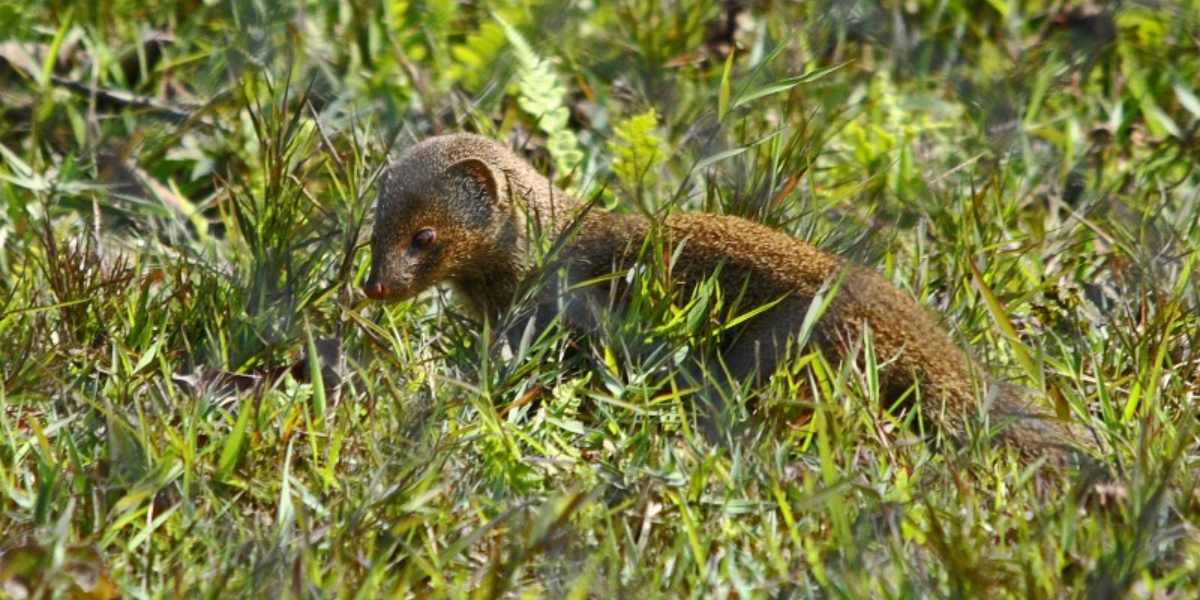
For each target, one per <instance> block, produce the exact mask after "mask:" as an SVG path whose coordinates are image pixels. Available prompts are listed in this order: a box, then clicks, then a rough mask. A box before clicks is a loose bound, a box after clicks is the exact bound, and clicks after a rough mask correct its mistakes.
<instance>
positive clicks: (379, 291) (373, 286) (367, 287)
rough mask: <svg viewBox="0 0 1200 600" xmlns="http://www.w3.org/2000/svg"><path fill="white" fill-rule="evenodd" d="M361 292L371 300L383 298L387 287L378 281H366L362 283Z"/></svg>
mask: <svg viewBox="0 0 1200 600" xmlns="http://www.w3.org/2000/svg"><path fill="white" fill-rule="evenodd" d="M363 293H364V294H366V295H367V297H368V298H370V299H372V300H383V299H384V297H386V296H387V288H385V287H383V284H382V283H379V282H378V281H368V282H366V283H364V284H363Z"/></svg>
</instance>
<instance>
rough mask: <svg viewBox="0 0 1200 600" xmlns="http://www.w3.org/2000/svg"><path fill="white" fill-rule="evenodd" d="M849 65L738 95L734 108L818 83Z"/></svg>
mask: <svg viewBox="0 0 1200 600" xmlns="http://www.w3.org/2000/svg"><path fill="white" fill-rule="evenodd" d="M848 64H850V62H849V61H846V62H841V63H838V64H836V65H833V66H829V67H825V68H822V69H814V70H812V71H809V72H807V73H805V74H803V75H800V76H798V77H789V78H787V79H783V80H780V81H777V82H775V83H772V84H771V85H768V86H766V87H761V88H759V89H757V90H754V91H753V92H748V93H742V94H738V97H737V99H736V100H734V101H733V108H737V107H739V106H742V105H744V104H747V103H749V102H753V101H755V100H758V99H759V98H763V97H766V96H770V95H772V94H778V93H780V92H786V91H790V90H791V89H792V88H795V87H796V86H798V85H800V84H802V83H810V82H813V81H816V80H818V79H820V78H822V77H824V76H826V75H828V74H830V73H833V72H834V71H837V70H838V69H841V68H842V67H844V66H846V65H848Z"/></svg>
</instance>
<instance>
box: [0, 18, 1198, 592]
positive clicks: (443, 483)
mask: <svg viewBox="0 0 1200 600" xmlns="http://www.w3.org/2000/svg"><path fill="white" fill-rule="evenodd" d="M735 4H736V3H728V4H725V3H700V2H694V1H692V0H672V1H659V0H618V1H616V2H612V3H608V2H579V3H560V2H557V1H556V0H524V1H520V0H496V1H494V2H486V3H485V2H479V3H462V4H461V5H460V4H459V3H455V2H451V1H448V0H429V1H426V2H404V1H393V2H386V3H381V4H379V5H370V4H369V3H359V2H350V1H343V2H336V1H329V2H311V3H257V2H194V1H189V2H179V3H168V2H154V1H151V2H131V1H127V0H105V1H103V2H93V3H80V2H71V1H67V0H63V1H52V2H36V3H23V4H22V3H3V4H0V39H3V40H5V41H4V42H3V46H2V47H0V50H2V52H0V100H2V101H0V158H2V164H0V202H2V203H3V210H0V241H2V242H3V243H2V244H0V248H2V249H0V273H2V277H0V340H3V342H2V343H0V584H2V585H0V597H13V598H26V597H39V598H42V597H47V598H48V597H62V596H69V597H79V598H84V597H86V598H111V597H116V596H117V595H121V596H130V597H174V596H179V595H184V596H189V597H190V596H196V597H228V596H249V597H260V596H272V597H274V596H282V597H363V598H369V597H377V596H384V597H395V596H399V597H405V596H412V597H468V596H469V597H480V598H490V597H539V596H545V597H569V598H582V597H618V598H620V597H634V596H646V597H660V596H665V597H718V596H721V597H731V596H735V595H736V596H737V597H744V598H755V597H847V598H858V597H870V598H876V597H878V598H909V597H921V598H924V597H951V598H961V597H998V598H1007V597H1014V598H1058V597H1086V598H1126V597H1139V598H1142V597H1145V598H1191V597H1195V595H1196V594H1197V591H1198V590H1200V576H1198V575H1197V574H1198V573H1200V564H1198V561H1200V543H1198V539H1200V538H1198V537H1197V535H1198V532H1197V528H1196V527H1197V519H1198V518H1200V496H1197V492H1196V473H1197V472H1198V471H1197V470H1196V462H1197V458H1196V453H1195V445H1196V433H1195V425H1196V409H1195V402H1196V399H1197V398H1196V395H1197V382H1200V358H1198V357H1197V348H1198V347H1200V316H1198V315H1200V310H1198V307H1200V298H1198V296H1200V280H1198V279H1197V277H1196V273H1197V261H1198V260H1200V259H1198V258H1197V256H1198V255H1200V253H1197V249H1198V248H1200V173H1198V172H1197V168H1196V167H1197V164H1198V163H1200V160H1198V159H1200V150H1198V149H1200V144H1198V143H1197V135H1198V132H1200V100H1198V99H1197V97H1198V96H1197V95H1198V94H1200V91H1198V90H1197V84H1196V82H1198V81H1200V48H1198V47H1197V31H1200V20H1198V13H1197V11H1196V7H1195V6H1194V3H1181V4H1174V3H1163V4H1161V5H1156V6H1150V5H1149V4H1148V3H1139V2H1128V3H1122V4H1120V5H1117V6H1116V7H1115V8H1111V9H1110V8H1105V7H1103V6H1102V5H1099V4H1096V5H1092V4H1087V3H1082V4H1079V3H1073V4H1063V3H1050V2H1038V1H1028V2H972V1H969V0H947V1H945V2H930V1H925V0H918V1H914V2H908V3H878V4H872V3H865V2H864V3H825V2H811V3H753V4H752V5H751V4H750V3H747V6H748V8H745V9H744V10H741V9H736V8H735ZM729 17H736V18H729ZM730 24H733V25H730ZM731 49H732V54H730V51H731ZM457 130H474V131H480V132H483V133H485V134H486V135H490V136H492V137H495V138H497V139H503V140H515V141H516V143H517V145H518V146H519V147H522V148H523V149H524V150H523V151H524V152H525V153H526V155H527V157H528V158H529V159H530V160H531V161H533V162H534V163H535V164H537V165H539V166H540V167H541V168H542V169H544V170H547V171H549V172H551V173H552V175H553V176H554V177H555V178H556V180H557V181H558V182H560V183H561V184H562V185H564V186H567V187H569V188H570V189H571V190H572V191H573V192H575V193H577V194H579V195H581V196H584V197H598V198H599V199H600V200H601V201H602V202H603V203H604V204H605V205H607V206H609V207H611V208H613V209H615V210H623V211H636V210H643V211H651V212H661V211H666V210H673V211H683V210H688V211H697V210H710V211H721V212H729V213H735V214H742V215H747V216H751V217H753V218H756V219H758V220H762V221H765V222H768V223H771V224H772V225H774V226H777V227H779V228H783V229H786V230H788V231H790V232H792V233H794V234H796V235H797V236H799V237H801V238H804V239H808V240H810V241H813V242H814V243H816V244H818V245H820V246H823V247H826V248H829V249H832V250H835V251H837V252H840V253H843V254H846V255H848V256H851V257H853V258H855V259H856V260H858V261H860V262H863V263H865V264H867V265H869V266H871V267H874V268H877V269H878V270H880V271H881V272H883V273H884V274H885V275H886V276H887V278H888V279H889V280H891V281H892V282H894V283H895V284H896V285H898V286H899V287H901V288H902V289H904V290H905V291H906V292H907V293H909V294H910V295H911V296H912V297H914V298H916V299H917V300H919V301H920V302H921V303H922V304H924V305H925V306H927V307H929V309H930V310H931V311H932V312H933V313H935V314H937V315H938V316H939V318H940V320H941V322H942V323H943V324H944V325H945V327H946V329H947V330H948V331H950V332H952V335H953V336H954V337H955V339H956V340H959V341H960V342H961V343H962V345H963V346H964V347H970V348H971V349H972V350H973V351H974V352H975V354H976V355H977V356H979V357H980V358H981V359H983V360H984V361H985V362H987V363H988V364H989V365H992V367H993V369H994V370H995V371H996V372H997V373H999V374H1001V375H1002V376H1003V377H1004V378H1006V379H1008V380H1010V381H1013V382H1015V383H1019V384H1022V385H1027V386H1029V387H1031V388H1033V389H1034V390H1036V391H1037V392H1038V393H1039V394H1041V393H1042V392H1043V391H1044V393H1045V397H1046V398H1047V401H1049V402H1052V403H1054V404H1055V405H1056V406H1057V407H1058V409H1059V410H1060V411H1061V412H1062V414H1067V415H1071V416H1072V418H1074V419H1076V420H1078V421H1080V422H1081V423H1083V424H1084V425H1086V426H1087V427H1089V428H1090V430H1091V431H1092V432H1093V433H1094V435H1096V436H1097V437H1098V438H1099V439H1101V440H1103V441H1104V442H1105V443H1106V444H1107V445H1109V446H1110V447H1111V452H1107V453H1106V454H1105V455H1104V456H1103V457H1102V459H1103V462H1104V463H1105V465H1106V467H1107V468H1108V469H1109V470H1110V471H1111V474H1112V476H1111V479H1110V480H1108V481H1103V482H1100V483H1097V482H1095V481H1092V480H1089V479H1088V478H1087V477H1085V476H1084V475H1080V474H1072V473H1046V472H1040V471H1036V470H1030V469H1027V468H1025V467H1024V466H1022V465H1021V464H1019V463H1018V462H1017V461H1016V460H1015V459H1014V457H1012V456H1010V455H1009V454H1007V453H1006V452H1004V451H1001V450H994V449H991V448H989V447H988V445H987V444H986V443H983V442H984V440H983V438H982V437H981V439H980V443H977V444H971V445H968V446H967V447H965V448H962V449H952V448H947V447H941V448H939V447H937V446H933V445H929V444H925V443H922V442H920V441H918V440H917V435H916V433H917V432H918V431H919V419H918V418H917V415H914V414H911V413H895V412H889V411H887V410H886V409H887V407H885V406H881V405H880V400H879V398H878V394H877V387H876V383H875V371H876V368H875V367H874V366H873V365H872V361H871V360H867V361H866V362H865V366H862V367H860V366H856V365H854V364H836V363H829V362H826V361H825V360H824V359H822V358H820V357H818V356H815V355H812V356H807V357H806V358H804V359H803V360H802V364H799V365H796V368H795V371H794V372H792V373H787V374H782V375H781V376H779V377H776V378H775V379H774V380H773V382H772V383H771V385H770V386H769V388H768V389H767V390H766V391H765V392H763V393H762V394H761V398H764V399H765V400H764V401H762V402H760V404H759V406H758V407H757V410H756V411H755V415H753V416H752V417H750V418H748V419H747V421H746V422H747V423H748V425H747V426H746V427H745V428H744V435H741V436H740V437H739V439H737V440H736V441H735V443H732V444H719V443H712V442H710V441H708V440H706V439H705V438H704V436H702V435H699V434H698V433H697V432H696V431H694V429H693V428H692V426H691V423H690V422H689V421H688V419H687V414H688V406H689V404H688V397H687V394H685V393H684V390H682V389H681V386H680V384H679V383H678V382H677V378H676V379H673V378H672V377H671V364H672V361H673V360H674V358H675V357H676V356H678V355H679V353H680V352H687V351H688V349H689V348H690V347H691V346H692V344H693V343H698V342H697V340H699V339H701V338H703V337H704V336H706V335H711V334H712V333H713V332H712V331H711V330H710V329H706V320H707V319H711V318H714V315H716V316H720V315H724V314H726V313H723V312H721V309H722V308H725V309H727V308H728V306H726V305H722V304H718V303H717V301H716V298H715V296H714V292H713V291H711V290H710V291H709V292H708V295H705V296H701V297H698V298H675V299H674V303H673V304H667V303H665V302H662V299H663V298H664V295H665V294H666V293H667V292H666V291H664V290H663V289H661V288H655V287H653V286H649V287H647V288H646V289H645V290H642V292H643V293H644V294H646V299H647V301H646V304H645V307H644V308H643V309H641V311H640V313H639V314H638V317H639V319H638V320H637V321H636V322H634V325H636V326H634V327H631V328H630V330H629V331H617V332H613V333H612V335H611V336H609V337H604V336H599V337H598V338H597V339H596V340H594V343H592V344H589V345H587V346H586V347H584V348H583V349H582V350H578V349H576V348H575V347H574V346H572V340H571V339H570V337H569V336H568V335H567V333H566V332H564V331H562V330H561V328H557V329H553V328H552V329H551V331H550V332H549V333H548V334H547V335H546V336H544V337H543V338H541V339H529V340H527V343H525V344H521V345H519V346H518V347H516V348H508V349H505V348H503V347H499V346H497V345H495V344H493V343H491V340H492V339H494V335H493V334H494V332H485V331H480V330H479V328H478V326H477V325H476V324H473V323H471V322H469V321H467V320H465V319H464V318H462V317H461V315H460V314H459V313H458V312H457V311H456V304H455V301H454V300H453V298H450V297H449V296H440V295H436V294H428V295H426V297H423V298H422V299H419V300H416V301H413V302H408V303H403V304H399V305H395V306H381V305H376V304H369V303H365V302H364V301H363V298H362V295H361V293H360V292H358V291H357V288H358V286H359V285H360V283H361V281H362V278H363V277H364V275H365V270H366V267H367V264H368V260H369V257H368V256H367V253H366V252H365V249H364V248H363V246H362V245H363V242H364V240H365V239H366V236H367V235H368V231H369V219H370V206H371V203H372V202H373V199H374V191H373V187H372V185H373V181H374V178H375V177H376V176H377V173H378V169H379V168H380V167H381V166H382V165H383V164H385V163H386V161H387V159H388V157H389V156H392V155H394V153H395V152H396V150H397V149H398V148H400V147H403V146H405V145H407V144H409V143H411V142H412V141H413V140H415V139H421V138H423V137H426V136H428V135H433V134H436V133H440V132H448V131H457ZM656 299H657V300H656ZM636 335H643V336H646V337H647V339H648V340H649V341H648V342H647V347H648V348H652V349H655V350H654V352H649V353H646V352H635V351H631V350H630V348H629V347H628V346H627V345H623V343H622V342H623V341H625V340H628V339H630V336H636ZM867 350H869V345H867ZM868 356H869V354H868ZM673 381H676V383H675V384H674V387H672V382H673Z"/></svg>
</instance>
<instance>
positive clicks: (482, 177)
mask: <svg viewBox="0 0 1200 600" xmlns="http://www.w3.org/2000/svg"><path fill="white" fill-rule="evenodd" d="M448 172H449V173H450V176H451V177H453V178H456V179H457V178H463V179H466V180H467V181H468V182H470V183H472V184H474V185H476V186H478V187H479V188H480V189H481V190H482V191H483V193H484V194H486V195H487V198H488V200H491V201H492V202H499V201H500V200H501V198H500V182H499V181H497V180H496V173H495V171H492V168H491V167H489V166H488V165H487V163H485V162H483V161H482V160H479V159H478V158H464V159H463V160H460V161H458V162H456V163H454V164H452V165H450V168H449V169H448Z"/></svg>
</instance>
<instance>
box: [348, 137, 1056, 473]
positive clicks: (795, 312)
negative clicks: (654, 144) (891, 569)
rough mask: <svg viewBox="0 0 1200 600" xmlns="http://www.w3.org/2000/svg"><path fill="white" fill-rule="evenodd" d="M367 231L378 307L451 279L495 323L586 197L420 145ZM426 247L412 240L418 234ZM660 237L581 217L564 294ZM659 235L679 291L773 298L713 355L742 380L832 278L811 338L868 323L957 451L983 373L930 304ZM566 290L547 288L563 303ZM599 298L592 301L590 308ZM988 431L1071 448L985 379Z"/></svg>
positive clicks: (746, 240)
mask: <svg viewBox="0 0 1200 600" xmlns="http://www.w3.org/2000/svg"><path fill="white" fill-rule="evenodd" d="M376 210H377V214H376V223H375V227H374V233H373V235H372V240H371V247H372V255H373V259H372V266H371V273H370V276H369V277H368V280H367V282H366V283H365V284H364V286H363V287H364V290H365V291H366V293H367V295H368V296H370V297H372V298H376V299H393V300H395V299H405V298H410V297H412V296H414V295H416V294H418V293H420V292H421V291H422V290H424V289H426V288H428V287H430V286H432V285H434V284H436V283H438V282H440V281H448V282H449V283H450V284H451V285H452V286H453V287H454V288H455V289H456V291H457V292H458V294H459V295H460V296H462V298H463V300H464V301H465V302H466V305H467V307H468V309H469V310H470V311H471V312H473V313H474V314H475V315H476V316H477V317H480V318H486V319H493V320H495V319H498V318H499V317H500V316H501V313H502V312H503V310H504V309H505V308H506V307H507V306H509V305H510V304H511V303H512V302H513V301H514V299H515V295H516V294H517V292H518V289H519V288H520V284H521V282H522V281H523V280H525V278H526V276H527V274H528V272H529V271H530V270H531V265H532V258H531V254H530V253H531V248H537V247H540V246H539V245H538V241H537V240H534V239H530V238H529V236H530V235H531V233H532V234H533V235H536V234H537V232H538V231H539V230H541V231H542V232H544V233H545V234H548V235H558V234H562V233H563V231H564V230H565V229H567V227H568V225H569V224H571V223H572V219H573V216H574V215H575V214H576V213H577V212H579V203H578V201H576V200H575V199H573V198H571V197H569V196H568V195H566V194H565V193H563V192H560V191H558V190H557V189H555V188H554V187H553V185H551V184H550V183H549V182H548V181H547V180H546V178H545V177H542V176H541V175H540V174H538V173H537V172H536V171H535V170H533V169H532V168H531V167H530V166H529V165H528V164H526V163H525V162H524V161H522V160H521V159H519V158H517V157H516V156H515V155H514V154H512V153H511V152H509V151H508V150H507V149H505V148H504V147H502V146H500V145H499V144H497V143H495V142H493V141H491V140H488V139H486V138H482V137H478V136H472V135H465V134H458V135H452V136H444V137H438V138H434V139H431V140H428V141H426V142H423V143H420V144H417V145H416V146H414V147H413V148H411V149H410V150H408V151H407V152H406V153H405V154H404V155H403V156H402V157H401V158H400V159H398V160H397V161H396V162H395V163H394V164H393V165H391V166H390V167H389V168H388V170H387V172H386V174H385V177H384V179H383V183H382V184H381V187H380V194H379V201H378V205H377V209H376ZM426 228H428V229H432V230H433V231H434V232H435V241H434V242H433V243H432V244H429V245H428V246H425V247H417V246H418V244H414V243H412V240H413V239H414V236H415V235H416V233H417V232H418V231H421V230H422V229H426ZM654 229H655V228H654V227H653V226H652V224H651V223H650V221H649V220H648V219H646V218H644V217H640V216H630V215H616V214H610V213H606V212H602V211H598V210H593V211H587V212H586V213H585V214H584V216H583V217H582V221H581V222H579V223H576V224H575V227H571V230H572V232H573V235H574V237H572V238H570V239H569V240H567V243H566V245H565V246H564V248H563V250H562V254H561V256H560V259H561V261H562V263H563V264H564V265H566V267H567V268H566V272H567V273H568V281H567V282H566V283H567V284H568V286H569V287H560V288H556V289H558V290H566V289H575V288H577V287H578V285H577V284H579V283H580V282H584V281H590V280H594V279H597V278H603V276H604V275H606V274H610V273H613V272H622V271H623V270H626V269H628V268H630V267H631V266H632V265H633V263H634V261H636V260H638V258H639V251H640V250H641V249H642V247H643V242H644V240H645V239H646V237H647V236H648V235H652V234H653V233H652V230H654ZM657 235H659V236H661V237H660V239H661V241H662V243H663V244H664V246H665V247H666V248H667V249H670V250H671V251H672V253H673V251H674V249H676V248H678V247H679V245H682V250H681V252H680V253H679V256H678V259H677V260H676V261H675V262H674V263H673V265H672V267H671V268H672V270H671V273H670V276H671V279H672V282H673V283H674V284H675V285H676V286H682V289H684V290H687V289H689V286H693V285H695V284H697V283H699V282H701V281H703V280H704V279H705V278H708V277H710V276H712V275H713V274H714V273H718V275H717V280H718V283H719V284H720V286H721V288H722V289H723V290H726V291H730V290H734V291H736V292H737V293H739V294H740V295H741V300H740V306H741V307H744V308H745V309H746V310H749V309H751V308H754V307H757V306H763V305H766V304H770V303H772V302H776V304H775V305H774V306H772V307H771V308H770V309H768V310H767V311H765V312H764V313H762V314H761V315H758V316H757V317H755V318H754V319H753V320H751V321H750V322H749V323H748V324H746V325H744V326H743V327H742V328H741V330H740V331H738V332H736V333H735V335H734V336H733V337H734V341H733V342H732V343H730V344H729V345H728V346H727V347H725V348H724V349H723V351H722V358H723V359H724V364H725V365H726V367H727V368H728V371H729V373H730V374H731V375H732V376H733V377H735V378H743V377H749V376H756V375H757V376H765V375H769V374H770V373H772V372H774V370H775V367H776V365H777V364H778V363H779V361H782V360H786V359H787V358H788V354H787V350H786V347H787V342H788V341H789V339H790V337H791V336H794V335H795V334H796V333H797V332H799V330H800V328H801V324H802V323H803V321H804V318H805V315H806V314H807V313H808V311H809V308H810V306H811V301H812V298H813V296H814V295H815V294H817V292H818V290H819V289H820V288H821V287H822V285H824V284H826V283H827V282H829V281H832V280H837V279H840V286H839V288H838V291H837V293H836V295H835V296H834V300H833V303H832V304H831V305H830V307H829V310H828V311H827V312H826V313H825V314H824V316H823V317H822V318H821V320H820V321H819V323H818V325H817V328H816V330H815V332H814V335H813V342H815V343H816V344H818V345H819V346H820V347H821V348H822V350H824V351H826V352H829V353H832V354H834V355H837V356H845V354H846V353H847V350H848V347H847V344H849V343H852V342H853V341H854V340H857V339H859V338H860V335H861V334H862V333H863V329H864V327H869V328H870V334H871V337H872V341H873V344H874V349H875V353H876V355H877V356H878V357H880V360H881V361H889V360H890V361H891V362H889V363H887V365H886V367H884V368H883V370H882V374H881V375H882V381H881V388H882V391H883V393H884V394H885V395H886V396H887V397H891V398H897V397H900V396H901V395H902V394H904V393H905V392H907V391H909V390H910V388H912V387H913V386H914V385H916V386H917V388H918V390H919V397H920V402H921V408H922V413H923V414H924V415H925V416H926V418H929V419H932V420H933V421H934V422H935V423H936V424H937V425H938V426H939V427H940V428H941V430H942V432H943V434H944V435H945V436H946V437H948V438H950V439H951V440H954V441H956V442H962V441H964V440H965V439H966V437H967V436H966V434H967V431H968V422H969V420H970V419H973V418H976V417H977V416H978V415H979V413H980V402H979V400H978V398H979V396H978V395H977V388H981V387H985V386H980V385H978V383H980V382H982V383H984V384H987V383H989V382H988V379H987V375H986V373H985V372H984V371H983V370H982V369H980V368H979V367H978V366H977V365H975V364H973V363H972V362H971V360H970V359H969V358H968V356H967V355H966V353H964V352H963V350H962V349H960V348H958V347H957V346H955V345H954V344H953V343H952V342H951V340H950V338H949V337H948V336H947V335H946V333H945V332H944V331H942V329H941V328H940V327H938V325H937V324H936V323H935V322H934V320H933V319H932V318H931V317H930V316H929V315H928V314H927V313H926V311H925V310H924V309H923V308H922V307H920V306H919V305H917V304H916V303H915V302H913V301H912V300H911V299H910V298H908V297H907V296H905V295H904V294H903V293H902V292H900V290H898V289H897V288H896V287H894V286H893V285H891V284H890V283H888V282H887V281H886V280H885V279H884V278H883V277H881V276H880V275H879V274H877V273H875V272H874V271H872V270H870V269H866V268H864V267H862V266H859V265H855V264H852V263H849V262H847V261H846V260H844V259H842V258H840V257H837V256H835V255H833V254H830V253H828V252H825V251H823V250H820V249H818V248H816V247H814V246H812V245H810V244H808V243H806V242H803V241H801V240H798V239H796V238H794V237H792V236H790V235H788V234H786V233H783V232H780V231H776V230H774V229H771V228H769V227H766V226H764V225H761V224H758V223H754V222H752V221H748V220H746V219H741V218H737V217H731V216H723V215H715V214H682V215H675V216H671V217H667V218H666V219H665V220H664V221H663V223H662V226H661V228H660V229H659V230H658V231H657ZM562 293H565V292H551V294H562ZM568 295H574V296H575V298H574V300H575V303H576V306H575V307H573V308H568V310H567V313H566V320H567V321H568V323H574V324H577V325H580V326H586V325H585V324H584V322H586V321H587V317H586V316H585V314H584V313H583V312H579V311H580V310H582V307H581V306H580V304H587V303H588V300H589V296H590V297H591V299H593V300H594V299H596V298H598V297H605V296H606V294H604V293H603V291H601V290H598V289H596V288H595V286H593V288H592V289H591V290H588V289H583V290H582V291H573V292H570V293H569V294H568ZM593 304H594V303H593ZM990 387H992V388H993V389H994V393H992V394H991V395H989V396H987V397H989V398H991V404H990V413H989V415H990V416H991V417H992V421H993V422H1008V425H1007V427H1006V428H1005V429H1004V430H1003V432H1002V433H1001V434H1000V436H1001V439H1002V440H1003V441H1005V442H1007V443H1009V444H1010V445H1012V446H1013V447H1015V448H1017V449H1018V450H1019V451H1020V452H1021V454H1022V455H1024V456H1025V457H1026V458H1037V457H1042V456H1045V457H1048V458H1050V459H1051V460H1052V461H1053V462H1059V460H1060V459H1061V458H1062V457H1063V456H1064V453H1063V450H1064V449H1065V448H1066V447H1068V446H1070V445H1073V444H1074V443H1077V442H1079V440H1078V438H1077V437H1076V436H1075V435H1073V433H1072V431H1071V429H1070V427H1069V426H1067V425H1065V424H1063V423H1060V422H1058V421H1057V420H1056V419H1055V418H1054V416H1053V415H1052V414H1051V413H1050V412H1049V411H1047V410H1046V409H1044V408H1042V407H1041V406H1039V405H1038V404H1037V403H1035V402H1033V401H1032V400H1030V399H1029V398H1027V397H1026V396H1024V395H1023V394H1021V393H1019V392H1017V391H1016V390H1015V389H1014V388H1012V387H1010V386H1005V385H1001V384H996V385H993V386H990Z"/></svg>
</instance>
